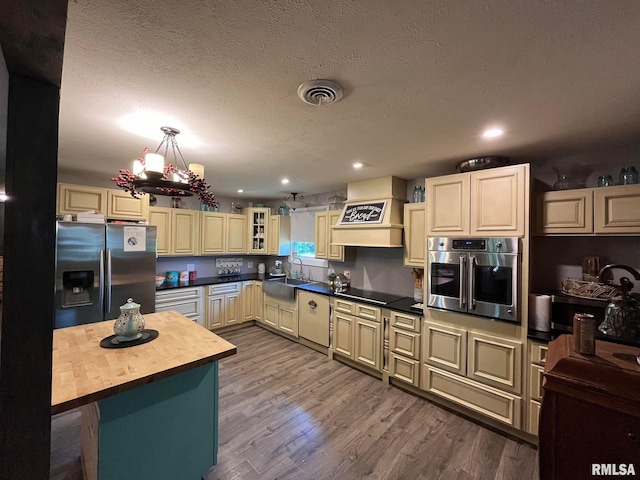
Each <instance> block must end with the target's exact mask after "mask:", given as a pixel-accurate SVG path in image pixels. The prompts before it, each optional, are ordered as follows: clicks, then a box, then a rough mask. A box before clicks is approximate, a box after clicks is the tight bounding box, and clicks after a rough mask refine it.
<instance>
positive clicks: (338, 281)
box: [333, 273, 349, 293]
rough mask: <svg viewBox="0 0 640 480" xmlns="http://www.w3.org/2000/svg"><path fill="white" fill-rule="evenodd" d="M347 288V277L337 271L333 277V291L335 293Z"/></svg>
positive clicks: (344, 290)
mask: <svg viewBox="0 0 640 480" xmlns="http://www.w3.org/2000/svg"><path fill="white" fill-rule="evenodd" d="M348 288H349V279H348V278H347V277H346V276H345V275H344V274H342V273H338V274H337V275H336V278H334V279H333V291H334V292H337V293H343V292H346V291H347V289H348Z"/></svg>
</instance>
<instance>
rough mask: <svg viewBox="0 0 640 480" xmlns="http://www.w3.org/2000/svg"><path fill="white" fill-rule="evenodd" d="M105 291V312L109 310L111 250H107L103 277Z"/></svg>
mask: <svg viewBox="0 0 640 480" xmlns="http://www.w3.org/2000/svg"><path fill="white" fill-rule="evenodd" d="M104 285H105V290H106V291H107V301H106V302H105V304H104V306H105V308H104V309H105V312H108V311H109V310H110V309H111V249H110V248H108V249H107V275H106V276H105V277H104Z"/></svg>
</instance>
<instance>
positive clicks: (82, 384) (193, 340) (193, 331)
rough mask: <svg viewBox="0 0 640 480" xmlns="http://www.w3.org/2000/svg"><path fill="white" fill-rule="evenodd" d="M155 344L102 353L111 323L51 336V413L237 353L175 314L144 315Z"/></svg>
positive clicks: (112, 321) (199, 327)
mask: <svg viewBox="0 0 640 480" xmlns="http://www.w3.org/2000/svg"><path fill="white" fill-rule="evenodd" d="M144 319H145V329H153V330H157V331H158V332H159V336H158V338H156V339H155V340H153V341H151V342H148V343H144V344H142V345H136V346H133V347H127V348H114V349H107V348H102V347H101V346H100V340H102V339H103V338H105V337H108V336H110V335H113V325H114V322H115V320H107V321H104V322H98V323H89V324H86V325H78V326H75V327H68V328H61V329H57V330H54V331H53V368H52V385H51V413H52V414H57V413H60V412H64V411H66V410H70V409H72V408H76V407H79V406H81V405H85V404H87V403H91V402H95V401H97V400H102V399H104V398H106V397H109V396H112V395H115V394H118V393H121V392H124V391H127V390H131V389H133V388H136V387H139V386H141V385H144V384H147V383H151V382H155V381H158V380H161V379H163V378H166V377H169V376H171V375H176V374H178V373H182V372H185V371H187V370H191V369H194V368H197V367H200V366H202V365H206V364H208V363H213V362H216V361H218V360H220V359H222V358H224V357H228V356H230V355H234V354H235V353H236V347H235V346H234V345H232V344H231V343H229V342H227V341H226V340H224V339H223V338H220V337H218V336H217V335H216V334H214V333H213V332H210V331H209V330H207V329H206V328H204V327H202V326H200V325H198V324H197V323H195V322H193V321H192V320H189V319H188V318H187V317H185V316H183V315H181V314H179V313H178V312H175V311H169V312H157V313H150V314H145V315H144Z"/></svg>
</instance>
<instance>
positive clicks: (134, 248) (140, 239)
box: [124, 227, 147, 252]
mask: <svg viewBox="0 0 640 480" xmlns="http://www.w3.org/2000/svg"><path fill="white" fill-rule="evenodd" d="M146 248H147V229H146V228H144V227H124V251H125V252H144V251H145V250H146Z"/></svg>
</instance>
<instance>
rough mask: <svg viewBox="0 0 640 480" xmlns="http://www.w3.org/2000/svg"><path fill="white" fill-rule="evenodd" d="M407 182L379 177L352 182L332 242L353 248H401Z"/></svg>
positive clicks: (332, 228) (334, 226)
mask: <svg viewBox="0 0 640 480" xmlns="http://www.w3.org/2000/svg"><path fill="white" fill-rule="evenodd" d="M406 196H407V182H406V181H405V180H402V179H401V178H397V177H380V178H373V179H370V180H361V181H358V182H351V183H349V184H348V185H347V201H346V202H345V205H344V208H343V209H342V214H341V215H340V220H339V221H338V223H337V224H336V225H333V226H332V227H331V243H332V244H333V245H345V246H354V247H402V230H403V219H402V217H403V209H404V204H405V203H406Z"/></svg>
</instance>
